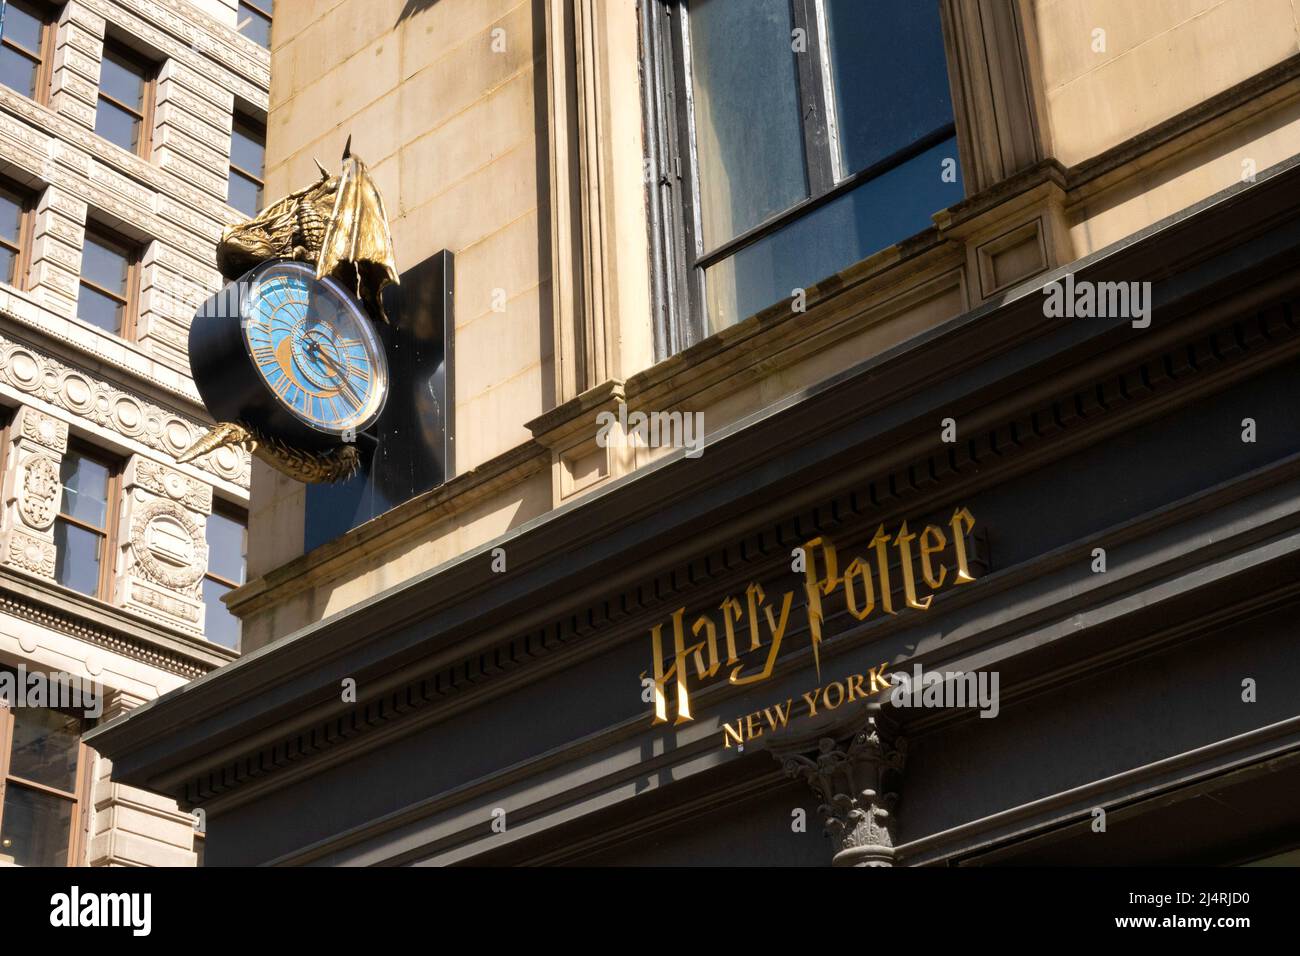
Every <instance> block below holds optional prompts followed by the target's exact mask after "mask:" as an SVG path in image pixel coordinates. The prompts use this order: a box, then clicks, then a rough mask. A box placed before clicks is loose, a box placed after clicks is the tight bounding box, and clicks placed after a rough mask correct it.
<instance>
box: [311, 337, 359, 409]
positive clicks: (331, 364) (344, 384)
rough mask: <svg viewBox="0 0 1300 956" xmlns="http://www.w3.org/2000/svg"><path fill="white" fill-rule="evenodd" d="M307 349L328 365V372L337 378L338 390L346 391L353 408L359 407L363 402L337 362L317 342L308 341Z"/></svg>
mask: <svg viewBox="0 0 1300 956" xmlns="http://www.w3.org/2000/svg"><path fill="white" fill-rule="evenodd" d="M307 351H308V352H310V353H311V354H312V356H313V357H315V358H317V359H319V360H320V361H321V363H322V364H324V365H325V366H327V367H328V370H329V371H330V373H331V374H333V375H334V377H335V378H337V379H338V380H339V391H340V392H344V393H346V395H347V398H348V400H349V401H350V402H352V405H353V407H354V408H360V407H361V406H362V405H363V404H364V402H363V401H362V398H361V396H360V395H358V394H357V391H356V389H354V388H353V387H352V383H351V382H349V381H348V377H347V375H346V374H344V372H343V370H342V369H341V368H339V366H338V364H337V363H336V362H335V361H334V360H333V359H332V358H330V356H329V355H327V354H326V353H325V351H324V350H323V349H322V348H321V347H320V344H319V343H318V342H308V343H307Z"/></svg>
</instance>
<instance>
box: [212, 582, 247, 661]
mask: <svg viewBox="0 0 1300 956" xmlns="http://www.w3.org/2000/svg"><path fill="white" fill-rule="evenodd" d="M229 591H230V588H228V587H226V586H225V585H224V584H222V583H220V582H219V581H214V580H212V579H211V578H204V579H203V604H204V607H205V608H206V610H205V611H204V616H203V634H204V636H205V637H207V639H208V640H210V641H211V642H212V643H213V644H220V645H221V646H222V647H228V648H230V649H231V650H238V649H239V618H237V617H235V615H233V614H231V613H230V610H229V609H228V608H227V607H226V606H225V605H224V604H222V603H221V595H223V594H227V593H229Z"/></svg>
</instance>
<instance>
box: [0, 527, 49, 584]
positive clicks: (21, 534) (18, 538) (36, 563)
mask: <svg viewBox="0 0 1300 956" xmlns="http://www.w3.org/2000/svg"><path fill="white" fill-rule="evenodd" d="M6 536H7V537H8V541H7V542H6V544H7V547H6V548H5V552H4V553H5V562H4V563H5V564H7V565H9V566H10V567H11V568H18V569H20V570H22V571H26V572H28V573H29V574H35V575H38V576H40V577H43V578H53V577H54V562H55V553H54V542H53V541H50V540H47V539H45V538H38V537H37V536H36V535H34V534H30V533H29V532H27V531H23V530H21V529H19V528H11V529H10V530H9V531H8V532H7V535H6Z"/></svg>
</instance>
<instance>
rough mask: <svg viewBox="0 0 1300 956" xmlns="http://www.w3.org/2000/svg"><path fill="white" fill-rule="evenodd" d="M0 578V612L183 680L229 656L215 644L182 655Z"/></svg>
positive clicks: (67, 597) (65, 597)
mask: <svg viewBox="0 0 1300 956" xmlns="http://www.w3.org/2000/svg"><path fill="white" fill-rule="evenodd" d="M0 580H3V581H4V584H5V585H6V586H5V587H0V614H10V615H12V616H14V617H16V618H18V619H20V620H24V621H27V622H29V623H31V624H34V625H36V626H38V627H42V628H47V629H49V630H52V631H56V632H58V633H60V634H64V635H67V636H68V637H73V638H76V639H77V640H81V641H86V642H87V643H90V644H94V645H96V646H98V647H102V648H104V649H105V650H107V651H111V652H112V653H114V654H121V655H122V656H123V657H127V658H129V659H131V660H135V661H139V662H140V663H143V664H147V665H148V666H150V667H157V668H159V669H160V670H164V671H167V672H168V673H169V674H175V675H177V676H178V677H183V678H185V679H186V680H193V679H195V678H196V677H202V676H203V675H204V674H206V673H208V672H209V671H212V670H215V669H216V668H217V667H218V666H220V664H223V663H225V662H226V661H227V660H228V659H229V655H228V654H227V653H226V652H225V651H224V649H222V648H217V647H215V646H210V647H205V648H204V649H203V651H201V652H196V653H195V655H194V656H189V655H185V656H182V655H181V654H178V653H176V652H175V651H172V650H169V649H167V648H165V647H162V646H160V645H159V643H158V642H157V641H156V640H154V639H152V638H151V637H149V636H148V635H147V634H143V633H142V634H141V635H139V636H136V635H133V634H131V633H130V632H129V631H128V630H125V629H122V630H118V629H115V628H108V627H103V626H100V625H98V624H95V623H93V622H91V621H89V620H87V619H85V618H83V617H81V616H79V615H77V614H75V613H68V612H64V611H63V610H61V609H59V608H58V607H56V606H52V605H53V603H54V602H52V601H49V600H45V599H44V598H43V595H41V594H39V593H36V594H32V595H28V594H24V593H22V592H20V591H19V590H18V589H17V588H16V587H10V586H8V585H9V584H10V582H9V581H7V580H4V579H3V577H0ZM24 583H26V582H24ZM46 587H48V588H53V587H54V586H53V585H46ZM40 589H41V585H40V584H39V583H37V584H33V585H32V586H31V590H33V591H39V590H40ZM60 590H61V589H60ZM58 600H62V601H65V602H66V601H74V602H79V601H82V600H85V599H83V598H81V596H80V595H66V594H63V593H61V594H59V595H58ZM124 623H125V625H126V627H129V626H130V624H129V622H124ZM143 626H145V625H141V627H143ZM172 630H173V631H174V630H175V628H174V627H173V628H172ZM171 640H172V641H174V642H176V643H177V644H179V643H181V642H182V641H184V640H185V638H180V637H171ZM200 654H205V655H207V657H204V656H199V655H200Z"/></svg>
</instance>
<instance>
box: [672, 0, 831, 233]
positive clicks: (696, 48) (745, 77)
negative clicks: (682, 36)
mask: <svg viewBox="0 0 1300 956" xmlns="http://www.w3.org/2000/svg"><path fill="white" fill-rule="evenodd" d="M791 29H792V24H791V19H790V3H789V0H697V2H695V3H692V4H691V5H690V48H691V73H692V77H693V97H694V109H695V144H696V150H697V152H698V161H699V178H700V190H699V191H700V197H699V202H700V213H701V216H702V218H703V228H704V246H705V249H706V250H707V249H712V248H715V247H716V246H718V245H719V244H721V243H723V242H725V241H727V240H728V239H732V238H734V237H735V236H738V235H740V234H741V233H743V232H745V231H746V230H748V229H751V228H753V227H754V226H756V225H758V224H759V223H760V222H762V221H764V220H765V219H768V218H770V217H771V216H773V215H776V214H777V213H779V212H782V211H783V210H785V209H788V208H790V206H792V205H794V204H795V203H797V202H798V201H799V200H801V199H803V198H805V197H806V196H807V195H808V176H807V171H806V169H805V168H804V153H803V128H802V125H801V121H800V117H799V96H798V85H797V69H796V63H795V54H794V51H793V50H792V49H791V39H790V32H791Z"/></svg>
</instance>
